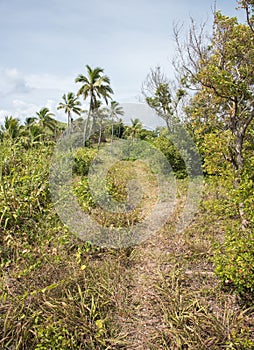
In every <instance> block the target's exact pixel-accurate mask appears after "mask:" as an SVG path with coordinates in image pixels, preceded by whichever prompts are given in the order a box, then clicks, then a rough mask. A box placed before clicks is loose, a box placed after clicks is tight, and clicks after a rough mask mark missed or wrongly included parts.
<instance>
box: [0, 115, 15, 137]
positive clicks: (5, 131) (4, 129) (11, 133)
mask: <svg viewBox="0 0 254 350" xmlns="http://www.w3.org/2000/svg"><path fill="white" fill-rule="evenodd" d="M0 132H1V138H3V137H4V136H6V137H8V138H11V139H16V138H17V137H18V136H19V134H20V124H19V120H18V119H16V118H14V117H13V116H10V117H8V116H6V117H5V119H4V124H3V125H1V128H0Z"/></svg>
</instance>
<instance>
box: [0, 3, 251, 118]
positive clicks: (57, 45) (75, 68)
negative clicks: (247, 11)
mask: <svg viewBox="0 0 254 350" xmlns="http://www.w3.org/2000/svg"><path fill="white" fill-rule="evenodd" d="M213 6H214V1H213V0H191V1H190V0H178V1H176V0H128V1H127V0H91V1H88V0H72V1H69V0H44V1H41V0H22V1H21V0H0V16H1V21H0V123H1V122H2V121H3V120H4V117H5V116H6V115H13V116H15V117H17V118H19V119H20V120H21V121H23V120H24V119H25V118H26V117H28V116H34V115H35V113H36V111H39V110H40V109H41V108H42V107H45V106H46V107H48V108H49V109H50V110H51V111H52V112H53V113H55V115H56V119H58V120H63V121H65V120H66V117H65V116H64V114H63V112H61V111H57V106H58V104H59V102H60V101H61V99H62V96H63V94H64V93H67V92H69V91H73V92H75V93H76V92H77V91H78V88H79V84H76V83H75V82H74V81H75V78H76V77H77V76H78V75H79V74H80V73H82V74H85V73H86V69H85V65H86V64H89V65H90V66H91V67H96V66H99V67H102V68H103V69H104V72H105V74H106V75H108V76H109V77H110V80H111V86H112V88H113V90H114V93H115V94H114V97H113V98H114V99H115V100H117V101H118V102H119V103H125V104H126V103H132V104H133V103H140V98H141V91H140V90H141V85H142V82H143V81H144V80H145V78H146V76H147V74H148V73H149V71H150V69H151V68H154V67H155V66H158V65H160V66H161V67H162V69H163V71H164V72H165V73H166V74H167V75H168V76H169V77H173V76H174V71H173V67H172V63H171V62H172V58H173V57H174V55H175V44H174V39H173V25H174V23H180V24H181V23H183V24H184V25H185V26H186V27H187V28H188V23H189V19H190V17H193V18H194V19H195V20H196V21H197V22H202V21H204V20H208V28H209V23H210V24H211V23H212V8H213ZM236 7H237V3H236V1H233V0H230V1H229V0H217V9H220V10H221V11H222V13H223V14H225V15H228V16H236V15H237V16H238V17H240V18H241V16H242V18H244V17H243V13H241V11H236V9H235V8H236ZM210 28H211V26H210ZM81 102H82V103H84V102H83V101H82V100H81ZM84 106H85V104H84ZM132 117H136V116H132ZM137 117H138V116H137ZM141 119H142V118H141Z"/></svg>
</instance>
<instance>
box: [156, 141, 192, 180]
mask: <svg viewBox="0 0 254 350" xmlns="http://www.w3.org/2000/svg"><path fill="white" fill-rule="evenodd" d="M153 144H154V145H155V147H157V148H158V149H159V150H160V151H161V152H162V153H163V154H164V155H165V157H166V158H167V160H168V161H169V163H170V165H171V167H172V169H173V171H174V173H175V176H176V178H178V179H183V178H185V177H186V176H187V171H186V165H185V163H184V160H183V158H182V157H181V154H180V153H179V151H178V150H177V149H176V147H175V146H174V145H173V143H172V142H171V141H170V140H169V138H168V137H166V136H163V135H162V136H159V137H158V138H157V139H155V141H154V142H153Z"/></svg>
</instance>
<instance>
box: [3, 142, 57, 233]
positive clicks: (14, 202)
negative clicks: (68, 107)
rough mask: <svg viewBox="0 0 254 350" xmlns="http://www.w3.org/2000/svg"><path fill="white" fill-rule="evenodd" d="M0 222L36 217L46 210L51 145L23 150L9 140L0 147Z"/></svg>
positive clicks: (6, 223)
mask: <svg viewBox="0 0 254 350" xmlns="http://www.w3.org/2000/svg"><path fill="white" fill-rule="evenodd" d="M1 151H2V152H1V156H2V160H1V168H2V179H1V191H0V212H1V213H2V214H1V217H0V225H1V226H2V227H3V228H10V227H13V226H20V225H22V224H24V223H25V222H28V221H33V220H35V221H37V220H38V219H39V217H40V215H41V214H42V213H43V212H45V211H47V210H48V205H49V203H50V195H49V188H48V182H47V177H48V171H49V163H50V156H51V147H45V146H42V145H41V146H39V147H37V148H34V149H28V150H24V149H23V148H22V147H19V146H17V145H13V144H5V145H2V147H1Z"/></svg>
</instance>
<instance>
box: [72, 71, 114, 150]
mask: <svg viewBox="0 0 254 350" xmlns="http://www.w3.org/2000/svg"><path fill="white" fill-rule="evenodd" d="M86 69H87V76H85V75H83V74H80V75H79V76H78V77H77V78H76V79H75V82H76V83H82V84H83V85H82V86H81V88H80V89H79V91H78V96H79V95H82V96H83V98H84V100H86V99H87V98H89V110H88V115H87V119H86V123H85V128H84V145H85V144H86V140H87V136H88V135H87V129H88V124H89V122H90V117H91V116H92V126H91V130H92V129H93V127H94V124H95V119H96V111H97V110H98V103H97V100H98V99H101V98H102V99H103V100H104V101H105V102H106V104H108V99H109V98H111V96H110V95H111V94H113V90H112V89H111V87H110V79H109V77H108V76H106V75H103V73H104V70H103V69H102V68H100V67H96V68H94V69H92V68H91V67H90V66H89V65H86Z"/></svg>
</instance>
